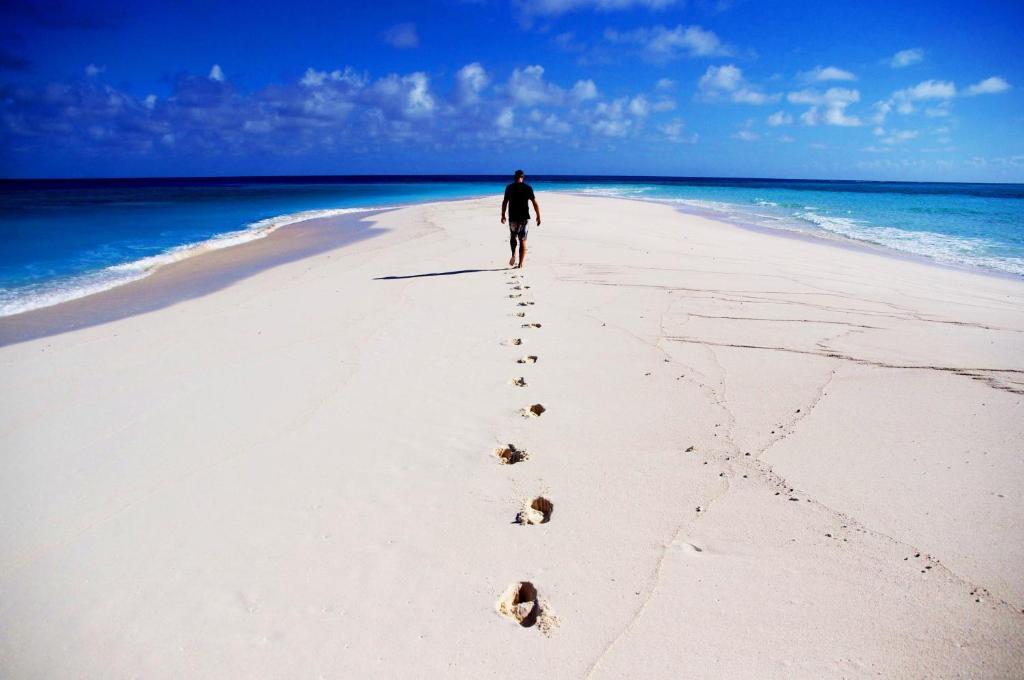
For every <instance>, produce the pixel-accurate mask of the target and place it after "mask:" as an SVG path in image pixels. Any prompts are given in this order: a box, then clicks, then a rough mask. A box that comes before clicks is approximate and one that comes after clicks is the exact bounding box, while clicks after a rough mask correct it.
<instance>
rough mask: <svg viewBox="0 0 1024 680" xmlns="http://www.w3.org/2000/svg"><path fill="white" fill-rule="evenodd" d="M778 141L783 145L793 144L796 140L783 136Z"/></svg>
mask: <svg viewBox="0 0 1024 680" xmlns="http://www.w3.org/2000/svg"><path fill="white" fill-rule="evenodd" d="M778 141H780V142H782V143H783V144H792V143H793V142H795V141H796V140H795V139H793V138H792V137H790V136H789V135H782V136H781V137H779V138H778Z"/></svg>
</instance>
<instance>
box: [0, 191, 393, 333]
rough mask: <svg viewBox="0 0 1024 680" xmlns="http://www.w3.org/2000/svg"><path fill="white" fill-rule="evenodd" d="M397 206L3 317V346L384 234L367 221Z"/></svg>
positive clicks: (285, 232) (291, 226)
mask: <svg viewBox="0 0 1024 680" xmlns="http://www.w3.org/2000/svg"><path fill="white" fill-rule="evenodd" d="M394 209H396V208H368V209H367V210H365V211H362V210H360V211H355V212H346V213H343V214H340V215H335V216H329V217H313V218H309V219H304V220H299V221H296V222H290V223H288V224H284V225H282V226H280V227H277V228H276V229H274V230H273V231H271V232H270V233H268V234H266V235H265V236H262V237H259V238H254V239H251V240H248V241H245V242H243V243H238V244H234V245H230V246H226V247H222V248H217V249H214V250H207V251H204V252H199V253H196V254H194V255H191V256H189V257H186V258H184V259H182V260H177V261H173V262H168V263H166V264H161V265H158V266H156V267H155V268H154V269H153V270H152V272H150V273H149V275H147V276H144V277H142V278H140V279H136V280H133V281H129V282H127V283H123V284H120V285H117V286H114V287H113V288H108V289H106V290H102V291H99V292H97V293H92V294H89V295H85V296H83V297H80V298H74V299H71V300H66V301H64V302H60V303H58V304H55V305H49V306H47V307H40V308H38V309H32V310H28V311H26V312H20V313H18V314H12V315H10V316H5V317H0V347H2V346H4V345H9V344H14V343H19V342H25V341H28V340H34V339H37V338H43V337H48V336H52V335H58V334H61V333H66V332H69V331H74V330H78V329H82V328H88V327H90V326H96V325H100V324H104V323H108V322H110V321H116V320H118V319H123V318H127V317H129V316H135V315H138V314H145V313H148V312H152V311H156V310H159V309H162V308H164V307H167V306H170V305H173V304H177V303H179V302H183V301H186V300H189V299H192V298H195V297H200V296H203V295H208V294H210V293H212V292H215V291H217V290H220V289H222V288H224V287H226V286H229V285H231V284H233V283H235V282H237V281H240V280H242V279H244V278H247V277H250V276H253V275H255V274H258V273H259V272H261V271H263V270H265V269H268V268H271V267H276V266H279V265H281V264H285V263H287V262H292V261H296V260H300V259H303V258H306V257H311V256H313V255H316V254H319V253H322V252H325V251H328V250H333V249H335V248H341V247H344V246H346V245H349V244H351V243H355V242H358V241H361V240H363V239H367V238H373V237H375V236H377V235H378V234H377V231H376V230H375V229H374V227H373V225H372V224H367V223H366V222H367V220H368V219H369V218H372V217H373V216H374V215H377V214H380V213H382V212H386V211H388V210H394ZM273 219H280V218H273Z"/></svg>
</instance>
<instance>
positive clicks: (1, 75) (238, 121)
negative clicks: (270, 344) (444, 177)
mask: <svg viewBox="0 0 1024 680" xmlns="http://www.w3.org/2000/svg"><path fill="white" fill-rule="evenodd" d="M1022 29H1024V3H1021V2H1009V1H1007V2H987V3H965V2H944V1H941V0H940V1H934V0H933V1H930V2H891V1H889V2H829V3H821V2H802V1H791V2H779V3H769V2H753V1H749V2H743V1H741V0H735V1H732V2H729V1H727V0H717V1H716V0H685V1H684V0H676V1H673V0H513V1H512V2H491V1H490V0H475V1H468V0H435V1H433V2H424V1H422V0H421V1H419V2H391V1H389V2H376V3H374V2H359V3H355V2H337V3H326V2H324V3H312V2H305V1H304V0H293V1H291V2H288V3H261V2H245V3H242V2H237V3H229V2H195V1H190V0H183V1H180V2H171V1H170V0H167V1H162V2H141V3H137V6H131V3H123V2H88V1H83V0H79V1H77V2H71V1H66V0H60V1H57V2H25V1H24V0H7V2H5V3H4V4H3V6H2V7H0V176H4V177H82V176H84V177H97V176H99V177H104V176H156V175H226V174H247V175H252V174H350V173H500V174H504V173H506V172H508V171H509V170H510V169H512V168H514V167H520V166H522V167H524V168H527V169H528V171H529V172H531V173H532V174H541V173H569V174H651V175H676V176H691V175H701V176H745V177H751V176H753V177H810V178H835V179H846V178H849V179H896V180H900V179H906V180H950V181H1010V182H1014V181H1016V182H1020V181H1024V141H1022V139H1021V131H1022V130H1024V93H1022V87H1024V48H1022V46H1021V44H1022V41H1021V40H1020V39H1019V35H1020V34H1021V32H1022Z"/></svg>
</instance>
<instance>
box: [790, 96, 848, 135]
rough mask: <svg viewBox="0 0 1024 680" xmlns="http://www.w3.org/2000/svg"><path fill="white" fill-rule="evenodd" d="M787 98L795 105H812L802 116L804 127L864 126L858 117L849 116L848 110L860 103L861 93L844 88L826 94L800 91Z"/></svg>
mask: <svg viewBox="0 0 1024 680" xmlns="http://www.w3.org/2000/svg"><path fill="white" fill-rule="evenodd" d="M786 98H787V99H788V100H789V101H790V102H791V103H793V104H810V105H811V108H810V109H808V110H807V111H805V112H804V113H802V114H801V115H800V120H801V121H802V122H803V123H804V125H819V124H823V125H838V126H842V127H856V126H859V125H863V124H864V123H863V121H862V120H861V119H860V118H859V117H857V116H851V115H847V113H846V108H847V107H848V106H849V105H850V104H853V103H855V102H858V101H860V91H859V90H851V89H847V88H843V87H830V88H829V89H827V90H825V91H824V92H819V91H818V90H810V89H808V90H798V91H796V92H790V93H789V94H788V95H787V96H786Z"/></svg>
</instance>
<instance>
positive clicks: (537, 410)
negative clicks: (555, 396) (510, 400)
mask: <svg viewBox="0 0 1024 680" xmlns="http://www.w3.org/2000/svg"><path fill="white" fill-rule="evenodd" d="M545 411H547V409H546V408H544V407H543V406H542V405H540V404H533V405H531V406H527V407H526V408H524V409H523V410H522V411H520V413H521V414H522V415H523V417H524V418H529V417H531V416H533V417H535V418H539V417H540V416H541V414H542V413H544V412H545Z"/></svg>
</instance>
